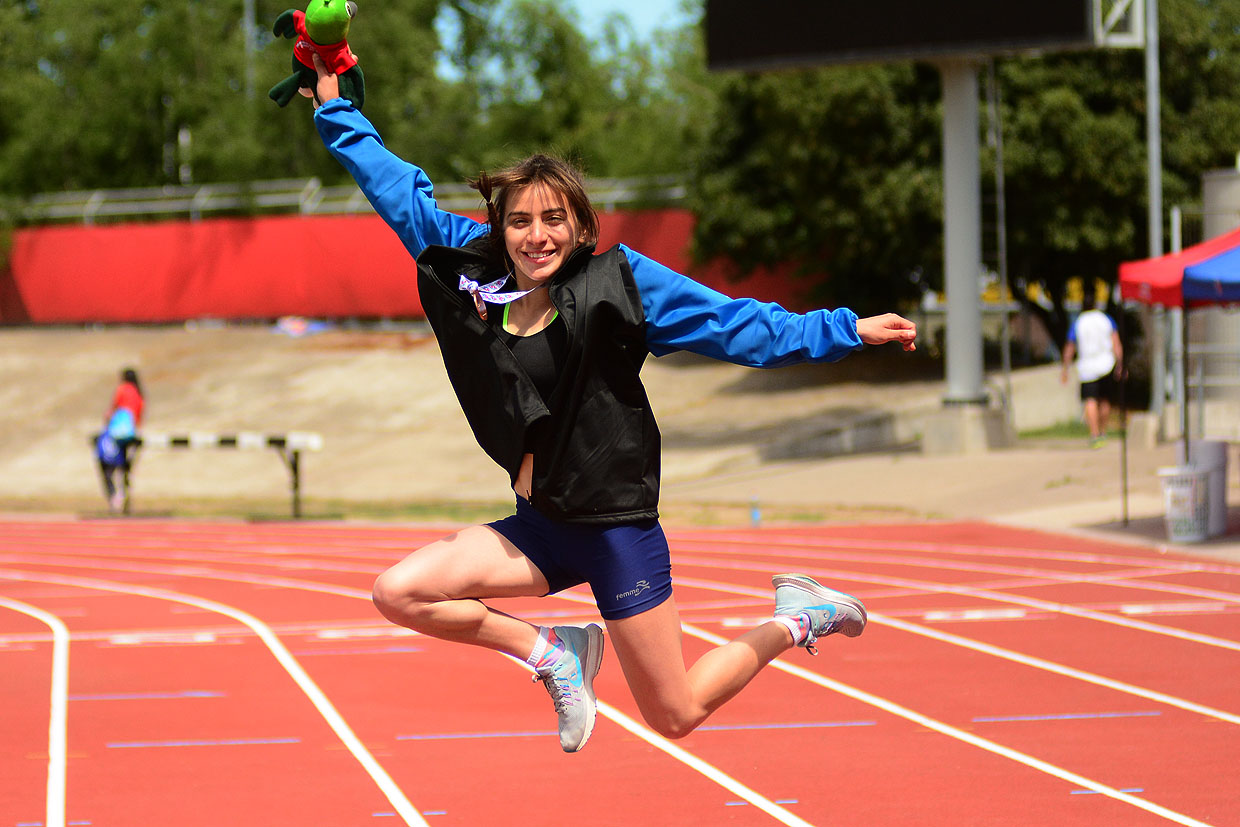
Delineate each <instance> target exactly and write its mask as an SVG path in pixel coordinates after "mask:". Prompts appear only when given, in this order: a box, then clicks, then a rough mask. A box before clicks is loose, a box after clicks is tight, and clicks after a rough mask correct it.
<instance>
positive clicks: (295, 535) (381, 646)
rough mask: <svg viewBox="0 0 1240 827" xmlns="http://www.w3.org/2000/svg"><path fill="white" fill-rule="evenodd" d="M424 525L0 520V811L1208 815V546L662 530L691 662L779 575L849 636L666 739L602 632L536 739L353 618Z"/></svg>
mask: <svg viewBox="0 0 1240 827" xmlns="http://www.w3.org/2000/svg"><path fill="white" fill-rule="evenodd" d="M443 533H445V529H443V528H441V527H438V528H437V527H421V526H354V525H346V524H300V523H299V524H256V525H248V524H236V523H203V524H197V523H185V522H157V521H81V522H49V521H29V522H0V698H3V700H4V703H3V705H2V707H0V732H2V733H3V737H2V738H0V827H9V826H10V825H19V826H20V827H35V825H48V826H49V827H62V825H95V826H97V827H103V826H104V825H178V826H179V827H187V826H188V825H212V827H218V826H219V825H230V826H237V825H240V826H242V827H245V826H247V825H263V827H269V826H270V825H299V827H300V826H304V825H325V827H341V826H343V827H353V826H354V825H384V824H429V825H545V824H548V823H564V824H588V825H630V824H640V825H653V826H654V827H659V825H694V826H695V827H709V826H710V825H715V824H741V825H769V824H788V825H805V824H813V825H836V824H841V823H844V824H850V825H860V827H871V826H872V827H887V825H953V826H954V825H1015V824H1021V825H1025V824H1027V825H1047V824H1057V825H1090V826H1091V827H1094V826H1095V825H1124V826H1125V827H1134V826H1136V827H1139V826H1140V825H1159V824H1167V823H1171V824H1190V825H1196V824H1212V825H1240V774H1238V770H1237V767H1240V566H1234V565H1226V564H1217V563H1212V562H1207V561H1201V560H1197V559H1194V558H1189V557H1177V556H1174V555H1170V554H1159V553H1157V552H1155V551H1153V550H1149V549H1143V548H1135V547H1130V546H1124V545H1117V544H1109V543H1105V542H1099V541H1091V540H1086V539H1080V538H1076V537H1072V538H1069V537H1064V536H1057V535H1053V534H1046V533H1039V532H1033V531H1022V530H1016V529H1009V528H1000V527H996V526H992V525H985V524H978V523H942V524H929V525H889V526H851V525H850V526H827V527H797V528H783V529H779V528H761V529H750V528H744V529H711V530H671V531H669V536H670V539H671V543H672V551H673V572H674V574H675V576H676V588H677V599H678V602H679V604H680V608H681V612H682V619H683V621H684V624H685V626H684V628H685V632H686V638H685V641H686V643H685V648H686V654H687V657H688V658H690V659H693V658H695V657H696V656H697V655H698V654H699V653H700V652H701V651H702V650H703V649H705V648H706V647H707V646H710V645H711V644H712V643H714V642H716V641H718V640H719V639H721V637H730V636H733V635H734V634H736V630H737V629H739V628H741V627H744V626H746V625H748V624H750V623H753V622H755V621H757V620H758V619H759V618H763V617H766V616H768V615H769V612H770V607H771V605H772V596H771V588H770V580H769V578H770V575H771V574H772V573H774V572H778V571H785V570H791V571H802V572H805V573H808V574H811V575H814V576H815V577H818V578H819V579H820V580H823V581H824V582H829V583H831V584H832V585H835V586H837V587H840V588H842V589H844V590H846V591H850V592H852V593H854V594H857V595H858V596H860V597H862V598H863V599H864V600H865V602H866V604H867V606H868V607H869V608H870V627H869V628H868V629H867V631H866V633H865V635H864V636H863V637H861V638H859V639H855V640H853V639H843V638H839V639H837V638H831V639H830V640H828V641H825V642H824V643H825V645H823V646H822V654H821V655H820V656H819V657H817V658H813V657H810V656H808V655H807V654H806V653H805V652H802V651H800V650H796V651H793V652H791V653H789V654H788V655H786V656H785V657H784V658H782V659H780V660H779V661H777V662H776V663H775V664H774V667H773V668H769V669H767V670H766V671H765V672H763V673H762V674H761V675H760V676H759V677H758V679H757V680H756V681H755V682H754V683H753V684H752V685H751V686H750V688H749V689H747V690H746V691H745V692H744V693H742V694H741V695H740V696H739V697H737V698H736V699H735V700H734V701H732V702H731V703H730V704H729V705H727V706H725V707H724V708H723V709H722V710H720V712H719V713H717V714H716V716H715V717H713V718H712V719H711V720H710V721H708V722H707V726H705V727H703V728H702V729H700V730H698V731H697V732H695V733H693V734H692V735H691V736H690V737H688V738H686V739H684V740H682V741H678V742H675V743H672V742H668V741H664V740H662V739H660V738H659V737H657V736H655V735H654V734H653V733H651V732H649V731H648V730H646V729H645V728H644V727H643V726H642V724H641V722H640V720H639V718H638V716H637V713H636V710H635V708H634V705H633V701H632V698H631V696H630V695H629V692H628V689H627V688H626V686H625V684H624V681H623V678H622V676H621V675H620V670H619V667H618V665H617V664H616V662H615V660H614V658H613V657H612V656H611V654H610V652H609V653H608V656H607V659H606V660H605V662H604V665H603V671H602V673H601V674H600V675H599V679H598V681H597V682H596V687H597V689H598V694H599V698H600V716H599V723H598V726H597V728H596V729H595V732H594V737H593V740H592V741H591V742H590V744H589V746H588V747H587V748H586V749H585V751H583V752H582V753H579V754H577V755H564V754H563V753H561V752H560V750H559V745H558V742H557V740H556V737H555V733H554V715H553V712H552V710H551V704H550V701H549V699H548V698H547V696H546V693H545V692H544V691H543V689H542V687H541V686H540V685H538V684H532V683H530V682H529V677H528V673H527V672H526V671H524V667H523V666H521V665H518V664H516V663H515V662H513V661H511V660H510V659H508V658H505V657H502V656H499V655H495V654H493V653H489V652H485V651H481V650H474V649H471V648H469V647H462V646H454V645H450V644H444V643H440V642H438V641H435V640H432V639H428V638H424V637H421V636H416V635H412V634H408V633H402V630H399V629H396V628H395V627H391V626H388V625H387V624H385V623H384V622H383V621H382V620H381V619H380V618H378V616H377V614H376V613H375V612H374V610H373V608H372V606H371V605H370V602H369V588H370V583H371V581H372V580H373V577H374V574H375V573H376V572H377V571H379V570H381V569H382V568H384V567H385V566H387V565H388V564H390V563H391V562H393V561H395V560H397V559H398V558H400V557H401V556H403V554H404V553H405V552H406V551H407V550H409V549H411V548H413V547H416V546H417V545H419V544H421V543H424V542H426V541H428V540H431V539H434V538H437V537H439V536H442V534H443ZM497 603H498V605H500V606H501V607H502V608H504V609H505V610H507V611H510V612H512V613H514V614H518V615H520V616H522V617H525V618H528V619H531V620H534V621H539V622H556V623H582V622H586V621H590V620H594V619H597V617H596V615H595V612H594V608H593V602H592V600H591V599H590V596H589V594H588V592H577V591H574V592H571V593H567V594H564V595H562V596H560V597H557V598H551V599H544V600H508V601H498V602H497Z"/></svg>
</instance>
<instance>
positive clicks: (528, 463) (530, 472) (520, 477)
mask: <svg viewBox="0 0 1240 827" xmlns="http://www.w3.org/2000/svg"><path fill="white" fill-rule="evenodd" d="M533 484H534V455H533V454H526V455H525V456H523V457H521V470H519V471H518V472H517V479H516V481H515V482H514V483H513V484H512V490H513V491H515V492H516V493H517V496H518V497H521V498H523V499H525V500H526V501H527V502H528V501H529V499H530V492H531V489H532V487H533Z"/></svg>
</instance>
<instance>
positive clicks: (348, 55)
mask: <svg viewBox="0 0 1240 827" xmlns="http://www.w3.org/2000/svg"><path fill="white" fill-rule="evenodd" d="M355 14H357V4H356V3H354V2H353V0H310V5H308V6H306V10H305V12H302V11H299V10H297V9H289V10H288V11H286V12H283V13H281V14H280V16H279V17H277V18H276V24H275V26H273V27H272V29H271V31H272V33H273V34H275V35H276V36H277V37H287V38H289V39H292V38H294V37H296V38H297V42H296V43H294V44H293V74H291V75H289V76H288V77H286V78H285V79H284V80H282V81H280V82H279V83H277V84H276V85H275V86H273V87H271V91H270V92H268V93H267V96H268V97H269V98H271V99H272V100H273V101H275V102H276V103H278V104H280V105H281V106H287V105H288V102H289V101H291V100H292V99H293V96H294V95H296V94H297V90H298V89H310V90H314V88H315V87H316V86H317V85H318V80H319V76H318V73H317V72H316V71H315V68H314V53H315V52H318V55H319V57H321V58H322V59H323V63H324V65H326V66H327V68H328V70H329V71H331V72H334V73H335V74H336V75H337V77H338V78H339V80H340V97H342V98H348V99H349V100H350V101H352V102H353V105H354V106H356V107H357V108H358V109H361V108H362V102H363V101H364V100H365V98H366V81H365V79H364V78H363V77H362V67H361V66H358V65H357V58H355V57H354V56H353V53H352V52H351V51H349V42H348V41H347V40H346V39H345V38H346V37H348V34H349V23H350V22H351V21H352V19H353V15H355Z"/></svg>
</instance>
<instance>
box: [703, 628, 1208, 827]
mask: <svg viewBox="0 0 1240 827" xmlns="http://www.w3.org/2000/svg"><path fill="white" fill-rule="evenodd" d="M681 627H682V628H683V629H684V630H685V632H686V633H687V634H690V635H693V636H694V637H696V638H699V639H701V640H704V641H706V642H707V643H714V644H715V645H716V646H718V645H722V644H724V643H727V642H728V641H727V638H724V637H720V636H719V635H716V634H714V633H712V632H708V631H706V630H705V629H698V628H697V627H695V626H692V625H690V624H687V623H682V624H681ZM770 665H771V666H773V667H775V668H776V669H779V670H781V671H783V672H787V673H788V674H790V675H795V676H796V677H798V678H801V679H802V680H806V681H809V682H810V683H814V684H817V685H819V686H821V687H823V688H825V689H830V690H831V691H833V692H837V693H839V694H841V695H845V696H847V697H849V698H853V699H854V700H858V701H861V702H862V703H865V704H869V705H870V706H874V707H877V708H878V709H881V710H883V711H884V712H888V713H890V714H892V715H895V716H897V717H899V718H904V719H905V720H907V721H912V722H913V723H915V724H918V725H920V726H924V727H926V728H927V729H931V730H934V731H935V732H938V733H940V734H942V735H946V736H948V737H949V738H955V739H957V740H959V741H963V742H965V743H967V744H970V745H971V746H975V747H978V748H979V749H983V750H985V751H987V752H991V753H994V754H995V755H1000V756H1002V757H1004V758H1008V759H1011V760H1012V761H1016V762H1017V763H1020V764H1024V765H1025V766H1027V767H1031V768H1033V769H1035V770H1039V771H1040V772H1043V773H1046V774H1048V775H1052V776H1054V777H1056V778H1059V779H1062V780H1064V781H1068V782H1071V783H1072V784H1076V785H1077V786H1079V787H1083V788H1084V789H1087V790H1090V791H1091V792H1095V793H1100V794H1102V795H1105V796H1107V797H1109V798H1114V799H1116V800H1117V801H1122V802H1124V803H1125V804H1130V805H1132V806H1133V807H1137V808H1139V809H1142V810H1145V811H1146V812H1149V813H1153V814H1154V815H1157V816H1161V817H1162V818H1165V819H1167V820H1169V821H1174V822H1175V823H1177V824H1183V825H1186V826H1187V827H1210V825H1208V824H1207V823H1206V822H1204V821H1198V820H1197V819H1195V818H1191V817H1190V816H1186V815H1184V814H1183V813H1177V812H1176V811H1174V810H1171V809H1168V808H1166V807H1163V806H1161V805H1159V804H1155V803H1153V802H1152V801H1146V800H1145V799H1143V798H1137V797H1136V796H1134V795H1131V794H1130V793H1127V792H1124V791H1123V790H1119V789H1116V788H1115V787H1111V786H1108V785H1106V784H1103V783H1101V782H1099V781H1094V780H1093V779H1091V778H1086V777H1085V776H1083V775H1080V774H1078V773H1075V772H1072V771H1071V770H1066V769H1064V768H1063V767H1059V766H1056V765H1054V764H1051V763H1049V762H1047V761H1043V760H1042V759H1040V758H1034V757H1033V756H1032V755H1028V754H1027V753H1023V752H1020V751H1019V750H1015V749H1012V748H1011V747H1005V746H1003V745H1002V744H999V743H997V742H995V741H991V740H990V739H989V738H982V737H980V736H977V735H974V734H973V733H971V732H965V731H964V730H962V729H958V728H956V727H954V726H952V725H950V724H946V723H944V722H942V721H939V720H937V719H935V718H931V717H929V716H927V715H923V714H921V713H920V712H916V711H914V710H912V709H909V708H908V707H906V706H902V705H900V704H897V703H895V702H894V701H889V700H887V699H886V698H881V697H879V696H878V695H873V694H871V693H869V692H866V691H864V690H862V689H857V688H856V687H854V686H850V685H848V684H846V683H842V682H840V681H837V680H834V679H833V678H828V677H826V676H825V675H820V674H818V673H817V672H812V671H810V670H808V669H803V668H801V667H800V666H794V665H792V664H790V663H786V662H784V660H783V659H782V658H776V659H775V660H773V661H771V663H770Z"/></svg>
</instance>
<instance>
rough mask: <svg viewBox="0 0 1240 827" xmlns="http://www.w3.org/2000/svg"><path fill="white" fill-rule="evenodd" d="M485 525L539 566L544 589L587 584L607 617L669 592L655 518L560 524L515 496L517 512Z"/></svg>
mask: <svg viewBox="0 0 1240 827" xmlns="http://www.w3.org/2000/svg"><path fill="white" fill-rule="evenodd" d="M487 525H489V526H490V527H491V528H493V529H495V530H496V531H498V532H499V533H500V534H502V535H503V536H504V537H505V538H506V539H507V540H508V541H509V542H511V543H512V544H513V545H514V546H516V547H517V548H518V549H520V550H521V553H522V554H524V555H525V556H526V558H527V559H528V560H529V561H530V562H531V563H533V564H534V565H535V566H537V567H538V570H539V571H541V572H542V574H543V576H544V577H546V578H547V583H548V584H549V585H550V589H549V590H548V592H547V593H548V594H555V593H556V592H559V591H563V590H564V589H567V588H570V587H572V586H576V585H579V584H581V583H589V584H590V588H591V589H592V590H593V591H594V602H595V603H596V604H598V610H599V614H601V615H602V616H603V617H604V619H606V620H620V619H622V618H626V617H632V616H633V615H637V614H641V613H642V612H644V611H646V610H647V609H653V608H654V607H655V606H658V605H659V604H660V603H662V602H663V601H664V600H667V598H668V597H670V596H671V594H672V560H671V551H670V550H669V549H668V547H667V537H666V536H665V535H664V534H663V528H662V526H660V525H659V521H658V520H653V519H652V520H641V521H638V522H635V523H624V524H622V525H580V524H576V523H560V522H556V521H555V520H552V519H550V518H549V517H546V516H544V515H543V514H541V513H539V512H538V511H537V510H536V509H535V508H534V506H532V505H530V504H529V502H527V501H526V500H525V499H523V498H521V497H518V498H517V513H516V514H513V515H512V516H511V517H505V518H504V519H502V520H496V521H495V522H493V523H487Z"/></svg>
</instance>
